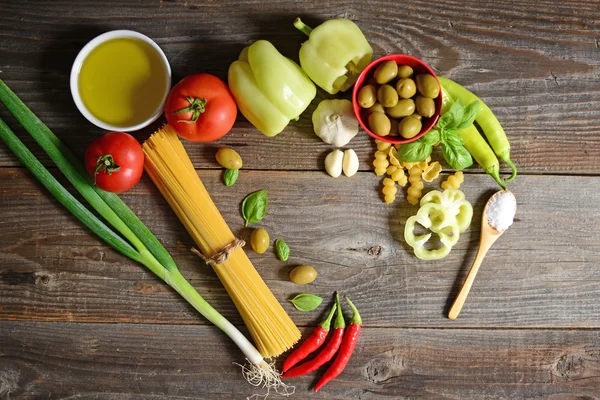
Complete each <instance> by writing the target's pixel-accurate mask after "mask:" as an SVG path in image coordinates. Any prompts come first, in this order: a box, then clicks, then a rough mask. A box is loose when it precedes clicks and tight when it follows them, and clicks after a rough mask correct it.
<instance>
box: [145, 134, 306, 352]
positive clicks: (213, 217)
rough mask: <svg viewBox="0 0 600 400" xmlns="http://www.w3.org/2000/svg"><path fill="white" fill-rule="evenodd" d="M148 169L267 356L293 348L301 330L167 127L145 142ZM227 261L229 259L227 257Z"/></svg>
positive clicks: (146, 167)
mask: <svg viewBox="0 0 600 400" xmlns="http://www.w3.org/2000/svg"><path fill="white" fill-rule="evenodd" d="M143 149H144V153H145V155H146V162H145V169H146V172H147V173H148V175H149V176H150V178H151V179H152V180H153V181H154V183H155V184H156V186H157V187H158V189H159V190H160V192H161V193H162V195H163V196H164V197H165V199H166V200H167V202H168V203H169V205H170V206H171V208H172V209H173V211H175V214H177V216H178V217H179V219H180V220H181V222H182V223H183V225H184V226H185V228H186V229H187V231H188V232H189V233H190V235H191V236H192V238H193V239H194V242H195V243H196V245H197V246H198V248H199V249H200V251H201V252H202V254H203V255H204V257H205V258H206V259H209V260H214V259H215V258H214V257H215V255H217V256H218V255H219V254H222V253H223V250H224V249H229V250H228V251H227V254H228V257H220V258H219V257H217V258H219V261H223V262H221V263H216V262H211V263H209V264H210V265H211V266H212V267H213V269H214V270H215V272H216V274H217V276H218V277H219V279H220V280H221V282H222V283H223V286H225V289H226V290H227V293H229V296H230V297H231V298H232V300H233V302H234V303H235V305H236V307H237V309H238V311H239V312H240V314H241V316H242V318H243V320H244V323H245V324H246V327H247V328H248V330H249V331H250V334H251V335H252V338H253V339H254V341H255V343H256V345H257V348H258V350H259V352H260V353H261V355H262V356H263V357H273V356H277V355H279V354H281V353H283V352H284V351H286V350H287V349H289V348H291V347H292V346H293V345H294V344H295V343H296V342H297V341H298V340H299V339H300V331H299V330H298V328H297V327H296V325H295V324H294V322H293V321H292V320H291V318H290V317H289V316H288V315H287V313H286V312H285V310H284V309H283V307H282V306H281V304H279V302H278V301H277V299H276V298H275V296H274V295H273V293H272V292H271V291H270V290H269V288H268V287H267V285H266V284H265V282H264V281H263V279H262V278H261V277H260V275H259V274H258V272H257V271H256V269H255V268H254V266H253V265H252V263H251V262H250V260H249V259H248V256H247V255H246V253H245V252H244V250H243V249H242V248H241V247H240V246H235V247H234V248H230V247H231V244H232V243H235V242H236V238H235V236H234V235H233V233H232V232H231V229H229V227H228V226H227V223H226V222H225V220H224V219H223V217H222V216H221V213H220V212H219V210H218V209H217V207H216V206H215V204H214V203H213V201H212V199H211V198H210V196H209V194H208V192H207V191H206V188H205V187H204V185H203V183H202V181H201V180H200V178H199V177H198V174H197V173H196V170H195V169H194V166H193V165H192V162H191V161H190V159H189V157H188V155H187V153H186V151H185V149H184V147H183V145H182V144H181V142H180V141H179V139H178V137H177V135H176V134H175V133H174V132H173V131H171V130H170V128H169V126H168V125H167V126H165V127H163V128H160V129H159V130H158V131H156V132H155V133H154V134H153V135H152V136H150V138H149V139H148V140H147V141H146V142H145V143H144V145H143ZM223 259H224V260H223Z"/></svg>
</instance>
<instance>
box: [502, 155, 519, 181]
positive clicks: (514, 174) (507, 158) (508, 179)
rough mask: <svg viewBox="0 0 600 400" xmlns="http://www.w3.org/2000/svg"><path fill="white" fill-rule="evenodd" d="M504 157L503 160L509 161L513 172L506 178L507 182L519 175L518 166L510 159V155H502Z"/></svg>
mask: <svg viewBox="0 0 600 400" xmlns="http://www.w3.org/2000/svg"><path fill="white" fill-rule="evenodd" d="M500 158H501V159H502V161H504V162H505V163H507V164H508V165H509V166H510V168H511V169H512V174H511V175H510V176H509V177H508V178H506V182H510V181H512V180H513V179H515V178H516V177H517V167H516V165H515V164H514V163H513V162H512V161H511V160H510V157H509V156H508V155H506V156H504V157H500Z"/></svg>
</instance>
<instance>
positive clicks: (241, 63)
mask: <svg viewBox="0 0 600 400" xmlns="http://www.w3.org/2000/svg"><path fill="white" fill-rule="evenodd" d="M228 83H229V89H230V90H231V92H232V93H233V96H234V97H235V100H236V102H237V104H238V107H239V108H240V111H241V112H242V114H243V115H244V117H246V119H248V121H250V122H251V123H252V125H254V126H255V127H256V128H257V129H258V130H259V131H261V132H262V133H264V134H265V135H267V136H275V135H277V134H278V133H280V132H281V131H282V130H283V129H284V128H285V127H286V126H287V124H288V123H289V122H290V120H292V119H298V117H299V116H300V114H302V112H303V111H304V110H306V107H308V105H309V104H310V102H311V101H312V99H314V98H315V96H316V94H317V88H316V87H315V85H314V84H313V83H312V82H311V81H310V79H309V78H308V77H307V76H306V74H305V73H304V72H303V71H302V69H300V67H299V66H298V64H296V63H294V62H293V61H292V60H290V59H289V58H286V57H284V56H282V55H281V54H280V53H279V52H278V51H277V49H276V48H275V46H273V45H272V44H271V43H270V42H268V41H266V40H258V41H256V42H254V43H253V44H252V45H250V46H248V47H246V48H245V49H244V50H242V52H241V54H240V56H239V58H238V60H237V61H234V62H233V63H232V64H231V65H230V66H229V73H228Z"/></svg>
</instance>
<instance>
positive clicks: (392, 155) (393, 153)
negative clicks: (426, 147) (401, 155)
mask: <svg viewBox="0 0 600 400" xmlns="http://www.w3.org/2000/svg"><path fill="white" fill-rule="evenodd" d="M397 155H398V150H396V148H395V147H392V148H391V149H390V151H389V153H388V156H389V158H390V163H391V164H392V165H395V166H396V167H400V166H401V165H400V161H399V160H398V158H397V157H396V156H397Z"/></svg>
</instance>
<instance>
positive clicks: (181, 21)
mask: <svg viewBox="0 0 600 400" xmlns="http://www.w3.org/2000/svg"><path fill="white" fill-rule="evenodd" d="M65 4H66V3H64V2H39V1H14V0H11V1H4V2H2V4H0V22H1V24H0V26H1V28H0V49H1V51H2V58H1V61H0V71H1V73H0V78H1V79H3V80H5V81H6V82H7V83H8V84H9V85H10V87H11V88H12V89H13V90H14V91H15V92H16V93H17V94H19V95H20V96H21V97H22V98H23V100H24V101H25V102H26V103H27V104H28V105H29V106H30V107H31V108H32V109H33V110H34V111H35V112H36V113H37V114H38V115H39V116H40V117H41V118H42V119H43V120H44V121H45V122H46V123H47V124H48V125H49V126H50V127H51V128H52V129H53V130H54V131H55V132H56V133H57V134H58V135H59V137H61V138H63V139H64V140H65V142H66V143H67V144H68V145H69V146H70V147H72V148H73V149H74V150H75V151H76V152H78V153H80V154H81V153H83V150H84V149H85V146H86V145H87V144H88V143H89V142H90V140H91V138H94V137H97V136H99V135H101V134H102V130H100V129H98V128H95V127H93V126H92V125H91V124H90V123H88V122H87V121H86V120H85V119H84V118H83V117H82V116H81V115H80V114H79V113H78V111H77V110H76V108H75V106H74V104H73V102H72V100H71V96H70V93H69V87H68V84H69V82H68V74H69V71H70V67H71V63H72V61H73V60H74V58H75V56H76V54H77V52H78V51H79V50H80V49H81V47H83V45H84V44H85V43H86V42H87V41H89V40H90V39H91V38H92V37H94V36H96V35H98V34H100V33H102V32H104V31H107V30H110V29H135V30H138V31H141V32H143V33H145V34H147V35H149V36H151V37H152V38H153V39H155V40H156V41H157V42H158V44H159V45H160V46H161V47H162V48H163V49H164V51H165V53H166V54H167V57H168V58H169V60H170V62H171V64H172V69H173V74H174V81H175V82H176V81H177V80H179V79H180V78H182V77H183V76H185V75H187V74H190V73H193V72H199V71H204V72H209V73H213V74H216V75H217V76H220V77H221V78H226V71H227V68H228V66H229V64H230V63H231V61H232V60H234V59H235V58H236V57H237V55H238V54H239V52H240V50H241V49H242V48H243V47H244V46H246V45H247V44H249V43H250V42H252V41H253V40H256V39H259V38H260V39H268V40H271V41H272V42H273V43H274V44H275V45H276V46H277V48H278V49H279V50H280V51H281V52H282V53H283V54H284V55H286V56H288V57H291V58H292V59H295V60H297V52H298V49H299V47H300V44H301V43H302V41H303V40H304V39H305V38H304V37H303V36H302V34H300V33H299V32H297V31H296V30H295V29H294V28H293V27H292V21H293V19H294V17H295V16H297V15H299V16H301V17H303V18H304V19H305V20H306V21H307V23H309V24H311V25H317V24H318V23H320V22H322V21H323V20H326V19H328V18H333V17H340V16H343V17H348V18H351V19H353V20H354V21H356V23H357V24H358V25H359V26H360V28H361V29H362V30H363V31H364V33H365V35H366V37H367V38H368V39H369V41H370V42H371V44H372V46H373V49H374V51H375V56H380V55H383V54H386V53H391V52H404V53H408V54H412V55H414V56H417V57H419V58H421V59H423V60H424V61H426V62H427V63H429V64H430V65H431V66H432V67H433V68H434V69H435V70H436V72H437V73H439V74H442V75H445V76H448V77H450V78H452V79H455V80H457V81H459V82H460V83H462V84H464V85H466V86H467V87H468V88H470V89H472V90H473V91H475V92H476V93H477V94H478V95H480V96H481V97H482V99H483V100H485V101H486V102H487V103H488V105H489V106H490V107H491V108H492V109H493V110H494V111H495V112H496V114H497V116H498V118H499V119H500V121H501V122H502V124H503V126H504V128H505V130H506V132H507V134H508V136H509V138H510V140H511V143H512V147H513V159H514V161H515V162H516V163H517V165H518V166H519V168H520V171H521V172H522V173H525V172H527V173H561V174H562V173H570V174H598V173H599V172H600V169H599V167H598V163H596V162H594V161H593V160H594V154H596V153H598V152H599V151H600V130H599V128H598V127H599V126H600V110H599V109H598V107H596V104H597V103H598V101H600V51H599V50H598V49H599V47H600V44H599V40H600V39H599V38H600V25H598V24H597V23H596V21H598V20H599V19H600V11H599V10H600V7H598V5H599V4H598V2H597V1H592V2H590V1H583V0H579V1H571V2H568V3H565V2H558V1H548V2H543V3H540V2H538V1H533V0H531V1H519V2H516V3H515V2H507V1H504V2H497V1H492V0H488V1H483V2H481V1H461V2H454V1H447V0H444V1H443V0H438V1H434V2H426V3H423V2H420V1H405V2H403V4H402V7H398V6H397V3H396V2H393V1H379V0H378V1H374V2H364V1H340V2H327V3H326V4H322V3H321V2H314V3H311V2H295V1H278V2H270V3H267V2H260V1H256V0H241V1H235V2H225V1H222V2H219V1H217V2H214V1H211V2H201V1H194V0H192V1H190V0H186V1H152V2H149V1H142V0H138V1H115V2H111V6H110V7H99V6H98V3H97V2H92V1H78V2H77V6H74V7H73V6H65ZM66 10H67V11H66ZM23 26H30V27H31V29H23ZM325 97H327V96H325V94H324V93H323V92H322V91H319V94H318V96H317V99H316V100H315V101H313V103H312V105H311V106H310V107H309V108H308V110H307V111H306V112H305V113H304V114H303V115H302V117H301V118H300V120H299V121H298V122H293V123H292V124H290V126H289V127H288V128H287V129H286V130H285V131H284V132H283V133H282V134H280V135H279V136H277V137H275V138H266V137H264V136H263V135H261V134H260V133H259V132H257V131H256V130H255V129H254V128H253V127H252V126H251V125H250V124H249V123H248V122H246V121H245V120H244V118H243V117H241V116H240V117H239V118H238V122H237V123H236V125H235V127H234V130H233V131H232V132H231V134H229V135H228V136H226V137H225V138H223V139H222V140H220V141H218V142H216V143H213V144H210V145H198V144H188V145H187V147H188V148H189V149H192V151H191V154H192V157H193V161H194V164H195V165H196V166H197V167H199V168H214V167H216V166H217V165H216V163H215V161H214V151H215V149H216V147H217V146H221V145H231V146H235V147H236V148H238V149H239V150H240V152H241V153H242V155H243V157H244V164H245V165H246V167H247V168H248V169H261V170H265V169H267V170H318V169H323V159H324V156H325V154H326V153H327V152H328V151H329V150H330V146H328V145H326V144H324V143H322V142H321V141H320V140H319V139H318V138H317V137H316V136H315V135H314V134H313V133H312V127H311V120H310V115H311V113H312V111H313V110H314V108H315V107H316V105H317V104H318V100H320V99H323V98H325ZM6 114H7V113H6V111H5V110H2V109H0V116H2V117H7V115H6ZM158 123H160V122H158ZM158 123H157V124H158ZM157 124H155V125H154V127H155V126H156V125H157ZM11 125H13V126H15V125H16V124H14V123H13V124H11ZM152 129H153V128H148V129H145V130H143V131H141V132H138V133H137V134H136V135H137V136H138V137H139V138H140V139H143V138H145V137H147V136H148V135H149V133H150V132H151V131H152ZM17 130H18V131H20V130H19V129H17ZM27 143H28V144H30V143H31V141H30V140H27ZM350 146H351V147H352V148H354V149H355V150H356V151H357V153H358V155H359V157H360V159H361V161H362V163H361V165H362V168H363V170H365V169H368V166H369V163H370V158H371V157H372V151H373V148H372V147H373V145H372V143H371V140H370V139H369V137H368V136H367V135H366V134H365V133H364V132H362V131H361V133H360V134H359V136H357V137H356V138H355V139H354V140H353V141H352V142H351V145H350ZM36 154H40V153H39V151H36ZM43 159H44V162H46V163H47V159H46V158H45V157H44V158H43ZM1 165H4V166H14V165H16V164H15V159H14V158H13V157H12V156H11V155H10V154H8V153H7V150H6V148H5V147H4V146H3V145H0V166H1Z"/></svg>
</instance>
